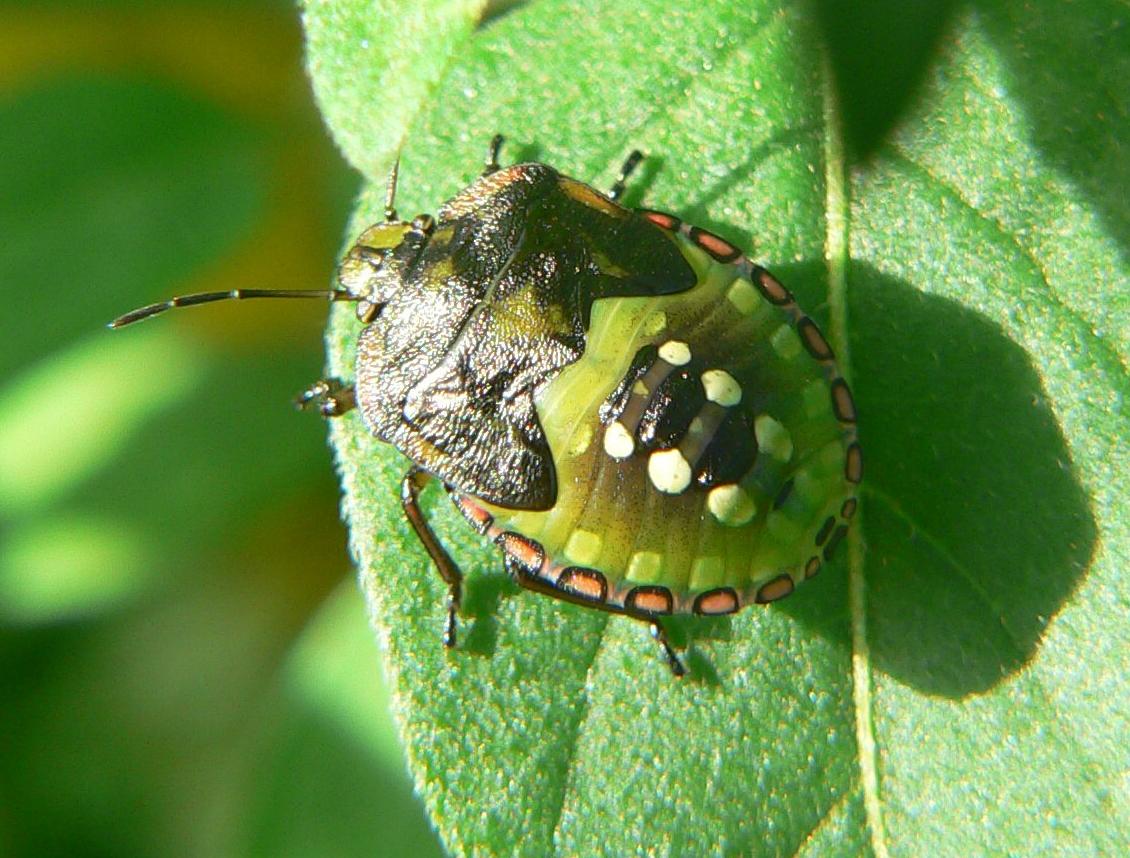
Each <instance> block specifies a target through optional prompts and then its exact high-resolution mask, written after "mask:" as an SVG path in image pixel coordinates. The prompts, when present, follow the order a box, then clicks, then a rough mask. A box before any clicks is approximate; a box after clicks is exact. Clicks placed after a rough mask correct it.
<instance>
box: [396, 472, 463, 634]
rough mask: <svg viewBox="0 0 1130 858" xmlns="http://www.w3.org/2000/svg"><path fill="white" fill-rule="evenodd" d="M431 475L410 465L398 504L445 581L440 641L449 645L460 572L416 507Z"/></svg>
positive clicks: (460, 588) (460, 578)
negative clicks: (445, 603) (444, 615)
mask: <svg viewBox="0 0 1130 858" xmlns="http://www.w3.org/2000/svg"><path fill="white" fill-rule="evenodd" d="M432 479H433V477H432V475H431V474H429V473H428V472H427V471H425V470H423V469H422V468H418V467H413V468H411V469H410V470H409V471H408V473H407V474H405V475H404V480H403V481H402V482H401V484H400V504H401V506H402V507H404V516H405V518H407V519H408V523H409V524H410V525H412V529H413V530H414V531H416V538H417V539H419V540H420V543H421V544H422V545H423V546H424V550H425V551H427V552H428V556H429V557H431V558H432V562H433V563H435V565H436V570H437V571H438V572H439V574H440V577H442V578H443V580H444V581H446V582H447V620H446V621H445V622H444V626H443V645H444V646H445V647H448V648H449V649H450V648H451V647H453V646H455V613H456V611H458V610H459V602H460V599H461V598H462V595H463V573H462V572H460V571H459V567H458V566H456V565H455V561H454V560H452V559H451V555H450V554H448V553H447V549H445V548H444V547H443V546H442V545H440V542H439V540H438V539H436V535H435V534H434V533H433V532H432V529H431V527H430V526H429V525H428V522H427V520H426V519H425V518H424V513H423V512H422V511H421V509H420V503H419V500H420V492H422V491H423V490H424V487H425V486H426V485H427V484H428V483H430V482H431V481H432Z"/></svg>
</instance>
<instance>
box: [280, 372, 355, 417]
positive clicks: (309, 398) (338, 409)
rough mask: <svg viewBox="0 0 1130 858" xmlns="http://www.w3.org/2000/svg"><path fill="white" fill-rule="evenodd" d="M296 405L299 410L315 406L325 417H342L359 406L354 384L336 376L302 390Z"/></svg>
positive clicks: (295, 402)
mask: <svg viewBox="0 0 1130 858" xmlns="http://www.w3.org/2000/svg"><path fill="white" fill-rule="evenodd" d="M294 405H295V407H297V408H298V410H299V411H303V410H305V409H307V408H310V407H315V408H317V409H318V413H319V414H321V415H322V416H323V417H340V416H341V415H342V414H345V413H347V412H349V411H352V410H353V409H354V408H356V407H357V394H356V392H355V391H354V390H353V387H352V385H346V384H345V383H344V382H342V381H339V380H338V379H336V378H323V379H322V380H321V381H316V382H314V383H313V384H312V385H310V386H309V387H308V388H306V390H304V391H302V393H300V394H299V395H298V398H297V399H295V400H294Z"/></svg>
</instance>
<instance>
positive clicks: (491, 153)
mask: <svg viewBox="0 0 1130 858" xmlns="http://www.w3.org/2000/svg"><path fill="white" fill-rule="evenodd" d="M505 139H506V138H505V137H503V136H502V135H501V134H495V135H494V136H493V137H492V138H491V139H490V146H488V147H487V159H486V162H485V163H484V166H483V175H484V176H489V175H490V174H491V173H497V172H498V152H499V150H500V149H502V141H503V140H505Z"/></svg>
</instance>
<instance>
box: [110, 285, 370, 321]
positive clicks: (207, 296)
mask: <svg viewBox="0 0 1130 858" xmlns="http://www.w3.org/2000/svg"><path fill="white" fill-rule="evenodd" d="M247 298H322V299H324V300H327V301H330V302H333V301H360V300H361V296H360V295H354V294H353V293H352V292H347V291H345V290H344V289H232V290H230V291H228V292H196V293H194V294H192V295H178V296H177V297H175V298H170V299H169V300H167V301H159V302H157V303H156V304H147V305H146V306H144V307H138V308H137V309H136V310H130V312H128V313H126V314H125V315H122V316H118V318H116V319H114V321H112V322H110V323H109V324H108V325H107V327H110V328H121V327H124V326H125V325H132V324H133V323H134V322H140V321H142V320H143V319H148V318H149V317H150V316H156V315H157V314H158V313H164V312H165V311H166V310H171V309H173V308H174V307H192V306H194V305H196V304H210V303H212V302H213V301H229V300H231V301H241V300H244V299H247Z"/></svg>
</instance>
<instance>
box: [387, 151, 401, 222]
mask: <svg viewBox="0 0 1130 858" xmlns="http://www.w3.org/2000/svg"><path fill="white" fill-rule="evenodd" d="M399 175H400V156H399V155H397V156H396V160H395V161H393V162H392V169H391V170H389V171H388V187H387V188H386V189H385V223H396V206H395V205H394V202H395V200H396V179H397V177H398V176H399Z"/></svg>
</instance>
